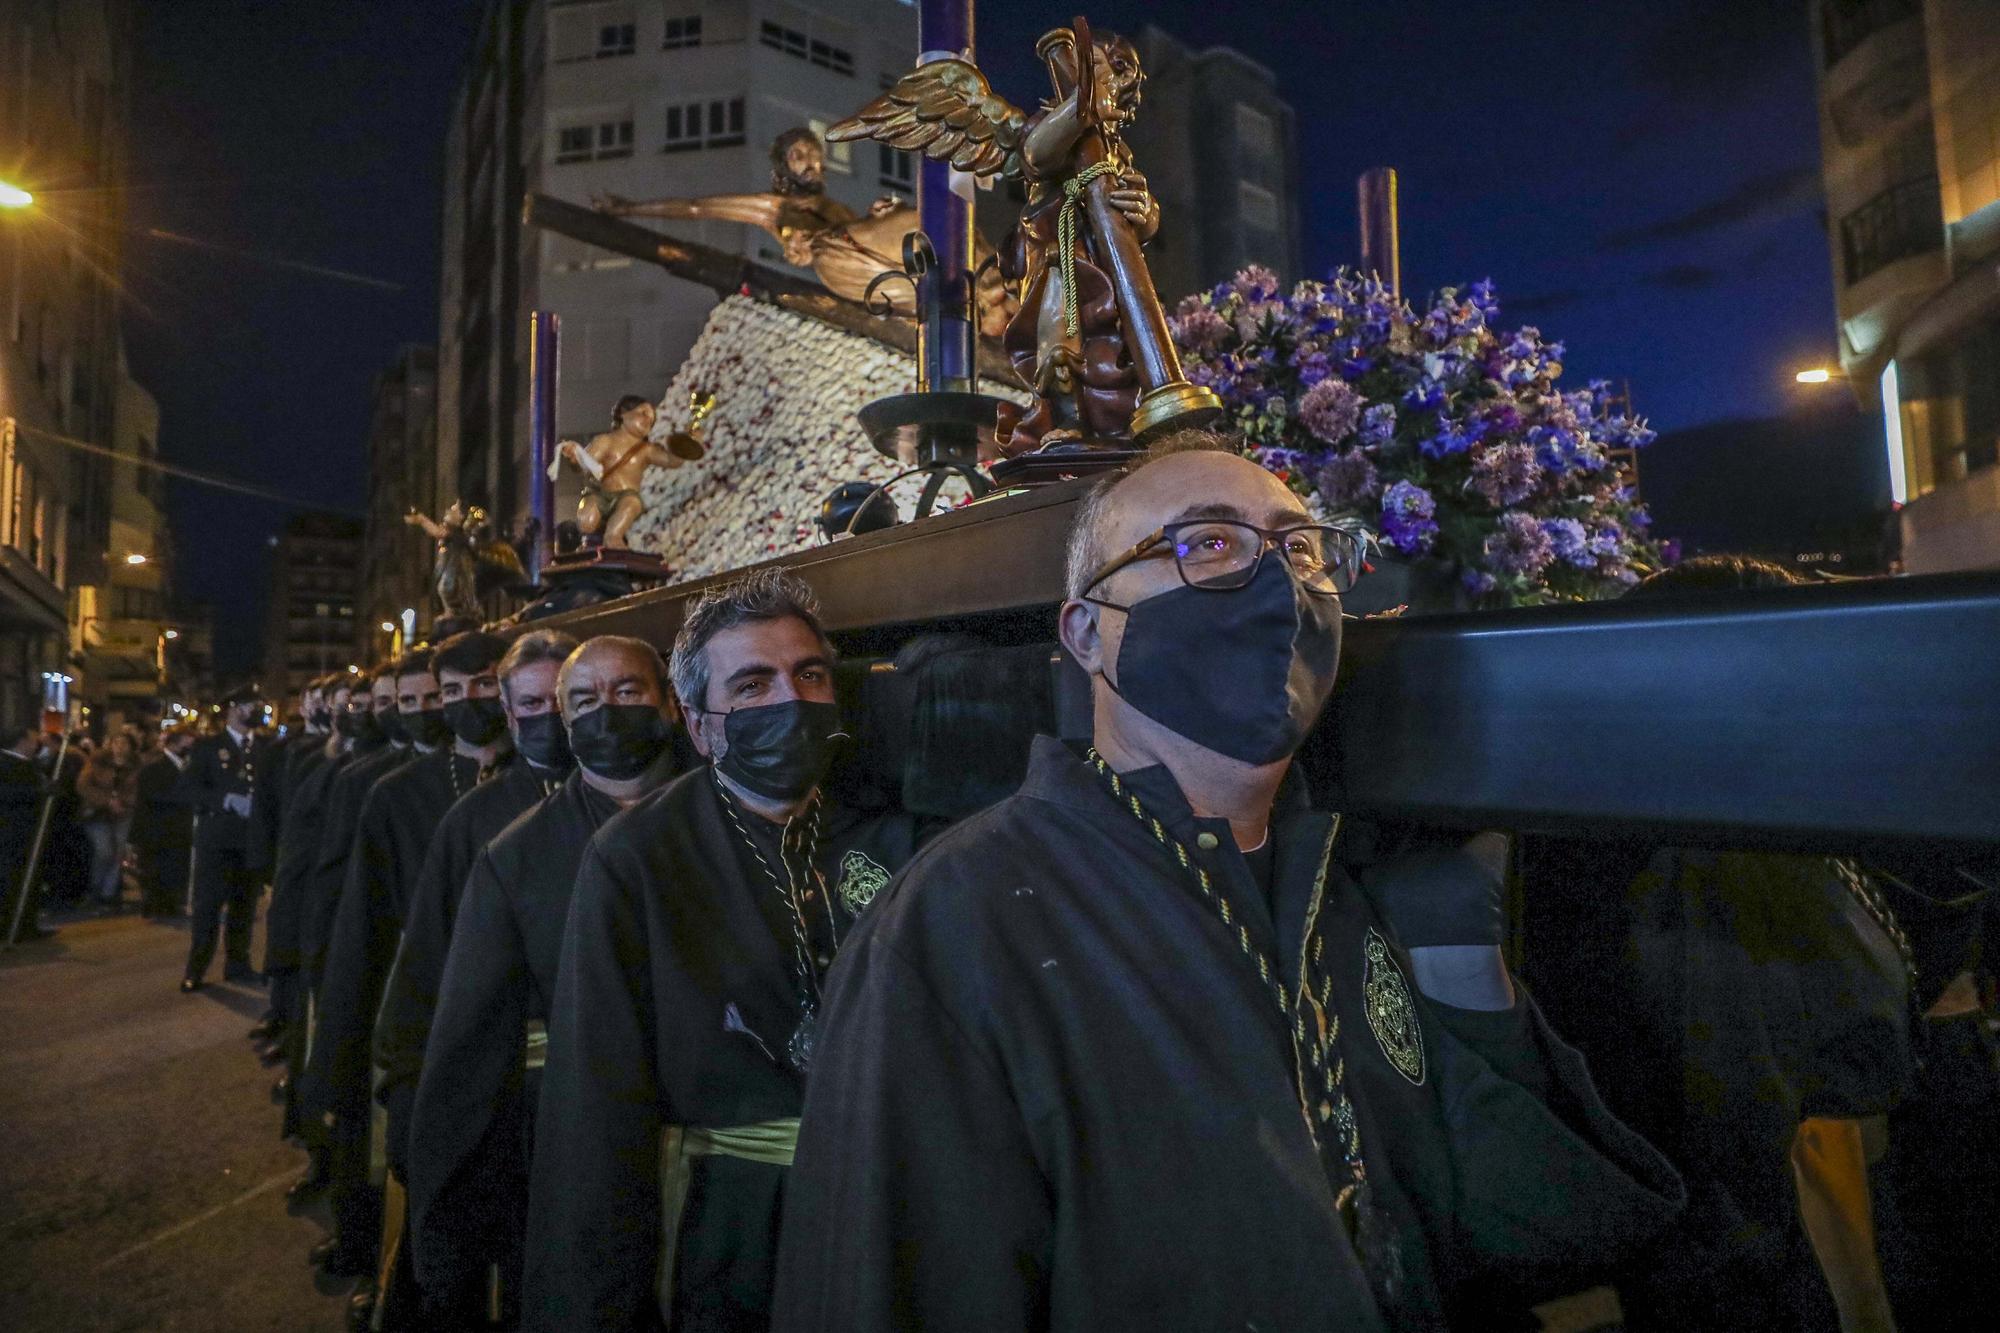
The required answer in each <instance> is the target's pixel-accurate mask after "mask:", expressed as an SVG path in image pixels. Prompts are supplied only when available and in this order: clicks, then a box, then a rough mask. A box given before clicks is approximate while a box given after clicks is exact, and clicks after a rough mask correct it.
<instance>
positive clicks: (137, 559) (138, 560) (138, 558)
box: [125, 551, 148, 565]
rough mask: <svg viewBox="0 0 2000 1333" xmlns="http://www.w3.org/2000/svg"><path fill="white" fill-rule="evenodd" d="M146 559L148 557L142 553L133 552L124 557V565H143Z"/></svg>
mask: <svg viewBox="0 0 2000 1333" xmlns="http://www.w3.org/2000/svg"><path fill="white" fill-rule="evenodd" d="M147 559H148V557H147V556H146V555H145V554H144V553H143V552H140V551H134V552H132V553H131V554H130V555H127V556H126V557H125V563H126V564H128V565H143V564H145V563H146V561H147Z"/></svg>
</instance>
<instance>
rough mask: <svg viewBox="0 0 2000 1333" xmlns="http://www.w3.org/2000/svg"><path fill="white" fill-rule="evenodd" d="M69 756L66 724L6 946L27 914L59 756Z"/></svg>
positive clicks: (46, 830)
mask: <svg viewBox="0 0 2000 1333" xmlns="http://www.w3.org/2000/svg"><path fill="white" fill-rule="evenodd" d="M68 757H69V728H68V727H64V728H63V737H62V744H61V745H59V746H57V747H56V771H55V782H51V783H50V784H49V790H48V794H47V795H45V796H44V797H43V798H42V816H41V818H40V819H38V820H36V821H35V841H34V843H33V845H32V846H30V847H29V848H28V864H27V865H25V866H23V867H22V868H21V896H20V897H19V898H18V899H17V900H16V901H15V903H14V923H13V924H12V925H10V926H9V927H7V947H8V948H10V949H11V948H13V947H14V943H15V941H17V940H19V939H20V938H21V918H22V917H23V916H24V915H26V914H27V911H28V898H29V896H30V895H31V894H33V893H34V891H35V881H36V880H37V879H39V878H41V874H42V848H43V847H44V846H45V845H46V844H47V843H48V840H49V818H50V816H52V815H53V814H55V809H56V784H57V783H59V782H61V781H62V768H63V760H64V759H66V758H68Z"/></svg>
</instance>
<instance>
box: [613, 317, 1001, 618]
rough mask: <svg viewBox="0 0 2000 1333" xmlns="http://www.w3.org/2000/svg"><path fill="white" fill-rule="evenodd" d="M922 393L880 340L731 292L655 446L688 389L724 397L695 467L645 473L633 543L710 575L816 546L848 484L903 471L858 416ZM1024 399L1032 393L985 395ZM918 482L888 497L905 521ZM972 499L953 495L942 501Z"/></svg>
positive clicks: (677, 570)
mask: <svg viewBox="0 0 2000 1333" xmlns="http://www.w3.org/2000/svg"><path fill="white" fill-rule="evenodd" d="M915 387H916V365H915V362H914V360H913V359H912V358H911V357H909V356H906V355H905V354H903V353H902V352H899V351H897V350H896V349H895V348H893V347H889V346H887V345H885V344H882V343H878V342H876V341H874V340H873V339H869V338H863V337H860V336H858V335H855V334H852V333H848V332H845V331H844V330H841V329H837V328H834V327H833V326H832V325H829V324H823V323H821V322H819V321H818V320H816V319H812V318H811V317H809V316H805V315H798V314H794V313H792V312H791V311H788V310H784V309H782V308H780V307H778V306H775V305H771V304H768V303H766V302H762V301H756V300H752V299H751V298H749V297H746V296H731V297H729V298H727V299H726V300H724V301H722V302H721V303H720V304H719V305H717V306H716V307H715V309H714V311H713V312H712V313H711V314H710V315H709V317H708V323H707V325H706V326H705V327H704V328H703V329H702V332H701V336H700V337H699V338H697V339H696V340H695V344H694V347H693V348H692V349H690V351H689V352H688V356H687V360H686V361H684V362H683V363H682V364H681V368H680V370H679V372H678V373H676V374H675V376H674V378H673V382H672V383H671V384H670V385H668V386H667V391H666V393H665V394H664V395H662V397H661V400H660V419H659V424H658V425H657V426H656V427H655V430H654V434H655V437H656V438H661V439H664V438H665V436H666V435H667V434H669V433H670V432H672V431H676V430H682V429H685V428H686V426H687V422H688V401H689V395H690V391H699V392H702V393H712V394H714V395H715V408H714V410H713V411H711V412H710V413H709V415H708V419H707V421H706V422H705V423H704V425H703V431H704V434H705V435H706V437H707V441H708V453H707V455H706V457H704V458H702V459H701V461H700V462H696V463H685V464H683V465H681V466H680V467H677V468H671V469H667V468H652V469H649V470H648V471H647V473H646V481H645V488H644V493H645V499H646V512H645V513H644V514H643V515H642V516H641V517H640V519H639V521H638V522H637V523H635V524H633V525H632V531H631V536H630V540H631V543H632V545H633V546H634V547H636V548H638V549H640V550H645V551H651V552H653V553H654V554H656V555H659V556H660V557H661V558H663V559H664V560H666V561H667V562H668V563H669V564H670V565H672V566H673V569H674V578H675V580H676V581H681V580H687V579H698V578H706V577H708V576H709V575H712V574H719V573H722V572H724V571H726V570H731V569H738V568H742V567H743V566H745V565H754V564H757V563H759V562H760V561H764V560H769V559H771V558H772V557H774V556H780V555H785V554H788V553H790V552H792V551H798V550H803V549H805V548H806V547H808V546H812V545H816V544H817V543H818V542H819V540H820V537H819V530H818V528H817V527H816V526H815V525H814V519H815V518H816V517H817V516H818V514H819V506H820V502H821V501H822V500H823V499H825V498H826V495H827V492H829V491H831V490H832V489H833V488H834V487H835V486H837V485H839V484H840V483H841V482H844V481H871V482H884V481H887V480H888V479H889V478H891V477H893V476H895V475H896V473H897V472H899V471H901V469H900V468H899V467H898V466H897V464H896V463H895V461H894V460H893V459H888V458H884V457H883V456H882V455H881V454H878V453H876V452H875V450H874V448H873V447H872V446H871V445H870V444H869V443H868V437H867V436H866V435H865V434H863V433H862V430H861V425H860V423H859V422H858V421H857V420H856V419H855V416H854V414H855V412H856V410H858V409H859V408H861V407H862V406H864V405H865V404H867V403H870V402H873V401H874V400H875V399H877V398H881V397H885V396H887V395H889V394H895V393H908V392H910V391H911V390H912V389H914V388H915ZM981 387H982V388H984V389H985V390H986V391H987V392H990V393H1001V394H1005V395H1006V396H1008V397H1011V398H1014V399H1015V400H1016V401H1025V396H1024V395H1021V394H1018V393H1015V392H1012V391H1010V390H1006V389H1003V388H1000V387H999V386H990V385H982V386H981ZM922 483H923V479H922V478H921V477H917V478H911V479H909V480H907V481H904V482H901V483H899V484H898V485H897V486H895V487H893V488H892V489H891V491H890V494H891V495H892V496H893V497H894V498H896V499H897V501H898V509H899V510H900V512H901V513H902V514H904V515H905V516H907V515H908V514H909V512H910V507H911V505H912V504H913V503H914V501H915V498H916V494H917V492H918V490H919V489H921V487H922ZM963 493H964V485H963V483H960V482H956V481H954V482H953V483H951V484H950V485H948V486H947V487H946V490H945V495H946V497H947V499H946V501H945V503H951V502H952V500H953V499H955V498H957V497H958V496H962V495H963Z"/></svg>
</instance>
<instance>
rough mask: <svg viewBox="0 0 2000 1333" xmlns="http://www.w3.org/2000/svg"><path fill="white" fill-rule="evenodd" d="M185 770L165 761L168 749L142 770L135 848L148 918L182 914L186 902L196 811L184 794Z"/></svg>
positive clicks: (134, 817) (135, 817)
mask: <svg viewBox="0 0 2000 1333" xmlns="http://www.w3.org/2000/svg"><path fill="white" fill-rule="evenodd" d="M181 771H182V769H181V765H180V764H176V763H175V762H174V761H173V760H171V759H169V758H167V756H166V754H165V752H164V751H163V752H161V753H159V754H156V755H154V756H153V757H152V758H151V759H148V760H147V761H146V762H145V763H144V764H143V765H141V766H140V769H139V799H138V805H137V807H136V808H135V809H134V810H133V812H132V850H133V851H135V852H137V853H138V855H139V883H140V886H141V887H140V907H141V910H143V911H144V912H145V914H146V915H147V916H167V915H170V914H172V913H175V912H178V911H180V910H181V904H182V903H183V902H184V901H186V899H187V886H188V850H189V848H191V847H193V846H194V809H193V807H191V806H190V805H189V804H188V799H187V796H186V794H185V793H184V792H183V791H182V790H181Z"/></svg>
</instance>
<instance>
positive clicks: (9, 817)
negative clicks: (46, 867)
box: [0, 708, 49, 940]
mask: <svg viewBox="0 0 2000 1333" xmlns="http://www.w3.org/2000/svg"><path fill="white" fill-rule="evenodd" d="M41 753H42V729H41V726H40V724H39V722H38V720H37V719H36V717H35V715H34V713H33V711H31V710H30V709H26V708H23V709H21V710H20V711H19V712H14V711H13V710H11V709H10V710H9V711H8V712H7V714H6V715H5V716H0V932H5V931H9V930H12V929H13V926H14V920H15V918H16V917H17V916H18V917H19V918H20V921H21V931H20V935H19V936H18V938H19V939H23V940H32V939H40V938H41V937H42V936H43V935H45V934H46V933H47V932H46V931H44V930H43V929H42V928H41V925H40V924H39V922H38V921H37V919H36V918H37V917H38V916H39V915H40V909H41V902H40V899H41V893H40V892H39V890H40V884H39V883H35V884H28V883H24V881H25V880H26V878H27V875H28V859H29V857H30V856H31V855H32V854H33V851H34V844H35V830H36V828H37V827H38V826H39V825H40V823H41V818H42V806H43V805H44V804H45V803H46V802H47V801H48V797H49V784H48V780H47V779H46V778H44V777H43V776H42V770H41V766H40V764H39V763H38V762H37V761H38V760H39V759H40V758H41ZM35 878H36V879H37V881H39V880H40V878H41V876H39V875H37V876H36V877H35ZM23 897H25V898H26V900H27V901H26V902H25V903H23V902H22V901H21V899H22V898H23ZM6 938H7V937H6V936H5V935H4V934H0V940H4V939H6Z"/></svg>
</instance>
